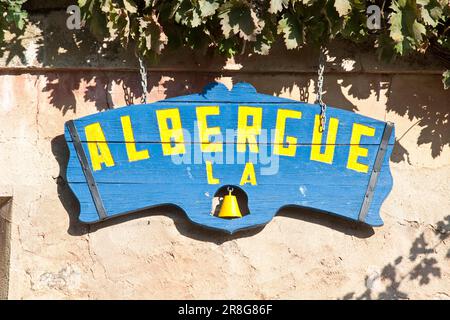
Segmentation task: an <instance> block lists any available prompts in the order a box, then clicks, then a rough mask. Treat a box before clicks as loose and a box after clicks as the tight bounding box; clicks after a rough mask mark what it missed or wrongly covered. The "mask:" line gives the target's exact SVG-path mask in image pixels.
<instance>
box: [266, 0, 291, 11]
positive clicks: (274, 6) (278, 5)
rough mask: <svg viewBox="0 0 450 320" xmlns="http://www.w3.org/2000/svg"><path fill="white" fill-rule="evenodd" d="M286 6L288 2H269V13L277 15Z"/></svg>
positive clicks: (279, 0) (271, 0)
mask: <svg viewBox="0 0 450 320" xmlns="http://www.w3.org/2000/svg"><path fill="white" fill-rule="evenodd" d="M288 4H289V0H270V7H269V12H270V13H277V12H279V11H281V10H283V8H286V7H287V6H288Z"/></svg>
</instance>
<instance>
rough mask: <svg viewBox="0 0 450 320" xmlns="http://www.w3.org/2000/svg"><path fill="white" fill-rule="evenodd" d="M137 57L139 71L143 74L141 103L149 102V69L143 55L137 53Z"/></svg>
mask: <svg viewBox="0 0 450 320" xmlns="http://www.w3.org/2000/svg"><path fill="white" fill-rule="evenodd" d="M137 58H138V60H139V73H140V74H141V87H142V97H141V103H142V104H146V103H147V70H146V69H145V65H144V61H143V60H142V58H141V56H140V55H139V54H137Z"/></svg>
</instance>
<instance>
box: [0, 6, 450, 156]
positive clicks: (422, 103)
mask: <svg viewBox="0 0 450 320" xmlns="http://www.w3.org/2000/svg"><path fill="white" fill-rule="evenodd" d="M57 8H59V7H57ZM47 15H49V18H48V19H45V18H44V16H43V15H40V14H35V15H32V16H30V20H31V21H32V23H33V24H34V25H35V26H36V28H38V29H40V30H42V32H41V33H40V39H39V40H38V42H37V44H36V50H37V60H38V62H39V63H41V64H43V65H44V66H48V67H51V66H55V65H57V66H59V67H61V66H65V65H66V66H68V67H69V66H73V65H74V64H75V65H76V64H77V63H79V65H78V66H79V67H89V66H104V67H111V66H112V67H117V68H120V67H123V65H124V64H121V62H125V61H128V62H129V61H134V62H135V65H136V66H137V65H138V64H137V62H136V59H135V57H134V54H133V53H132V49H131V47H132V45H131V44H130V50H124V49H122V48H121V47H120V45H119V44H118V43H116V42H114V43H109V44H108V47H107V49H104V48H103V46H102V44H101V43H99V42H98V41H97V40H96V39H95V38H93V37H92V35H91V34H90V33H89V32H87V31H85V30H83V29H82V30H66V32H61V26H65V21H66V18H67V16H66V14H65V12H63V11H53V12H50V13H48V14H47ZM22 38H24V37H23V33H20V32H19V33H18V34H17V39H19V41H10V42H9V43H10V44H6V46H7V47H3V48H0V55H1V54H2V53H4V52H8V57H7V59H6V62H7V63H9V62H10V61H11V60H12V59H13V58H14V57H16V56H17V57H18V59H19V60H21V61H22V62H25V60H26V59H25V55H24V52H25V51H26V49H25V47H24V46H23V44H22V42H21V41H20V39H22ZM23 40H26V39H23ZM44 44H45V46H44ZM333 45H334V44H333V43H332V44H330V46H329V47H330V48H331V52H330V56H329V57H328V61H329V62H328V63H327V67H328V68H330V69H331V70H342V68H340V67H339V66H340V65H342V62H343V60H344V59H348V58H350V59H355V55H356V53H355V52H360V53H367V52H368V53H369V54H370V52H372V51H373V49H372V48H365V47H364V46H363V45H356V44H353V43H346V45H345V50H346V53H345V54H346V56H345V57H343V56H339V57H337V56H333V50H332V48H333ZM274 50H276V54H277V56H278V55H279V56H282V57H286V60H289V61H291V62H292V61H295V60H299V61H317V60H318V59H317V58H318V49H311V48H305V49H301V50H298V51H295V50H286V49H285V47H284V46H283V45H281V44H276V45H274V46H273V49H272V51H274ZM74 52H77V53H78V54H79V55H80V56H83V57H84V61H78V62H77V61H74V59H73V53H74ZM180 52H181V51H180V50H177V51H175V52H173V51H172V52H171V51H169V50H166V51H165V54H164V55H163V56H162V57H161V62H162V63H163V64H164V61H165V57H166V56H170V57H171V58H174V57H175V58H178V62H180V61H181V62H183V61H189V63H187V64H188V65H189V66H193V67H194V68H198V69H207V70H213V71H211V72H196V73H195V74H193V73H192V72H191V73H187V72H184V73H183V72H174V73H170V72H169V73H164V74H162V73H161V72H149V74H148V86H147V91H151V90H152V89H155V88H156V89H158V88H159V87H160V83H161V82H162V76H170V77H171V78H172V79H173V80H172V81H166V82H164V83H163V84H161V86H163V87H164V89H163V90H164V94H165V95H166V96H167V97H173V96H178V95H184V94H188V93H195V92H199V91H201V89H202V88H203V86H205V85H206V84H208V83H209V82H211V81H214V78H216V77H218V76H228V75H229V76H231V77H233V81H234V82H239V81H247V82H251V83H252V84H253V85H254V86H255V88H256V89H257V90H258V91H259V92H261V93H266V94H271V95H272V94H275V95H280V94H282V93H283V92H286V91H290V90H293V88H294V87H298V88H299V90H300V98H301V100H303V101H308V100H309V101H310V102H312V101H313V100H314V97H309V94H308V89H309V87H310V84H312V83H315V80H316V77H317V75H316V70H317V64H315V65H314V66H311V68H310V70H311V72H310V74H306V75H305V74H304V73H303V74H302V75H301V76H299V75H298V74H296V73H295V68H296V66H297V64H292V66H284V65H280V66H279V68H278V69H280V70H283V75H282V76H281V75H278V76H277V77H276V78H275V75H274V74H271V73H264V67H265V66H267V65H270V66H271V67H274V66H275V67H277V64H278V63H279V59H276V58H275V59H274V57H273V56H260V55H256V54H253V55H246V54H243V55H240V56H237V57H236V61H237V62H238V63H239V64H241V65H242V66H243V68H242V69H240V70H239V72H231V71H223V70H222V66H223V65H224V64H225V59H224V58H220V57H217V56H216V55H214V52H213V51H211V50H209V51H207V52H206V53H204V52H200V53H199V52H192V51H189V50H185V49H183V50H182V53H180ZM180 56H182V58H180ZM192 61H194V62H195V63H192ZM180 65H182V64H180ZM283 68H284V69H283ZM255 70H257V71H258V72H263V74H255V72H254V71H255ZM290 72H291V73H290ZM362 77H364V79H363V78H362ZM46 78H47V79H46V85H45V87H44V88H43V91H44V92H49V94H50V103H51V104H52V105H53V106H54V107H55V108H58V109H59V110H61V111H62V112H63V113H66V112H67V111H68V110H73V111H76V105H77V101H76V95H75V91H77V90H79V89H80V83H81V82H83V81H84V82H87V83H88V86H87V88H86V90H85V92H84V96H83V99H84V101H86V102H94V103H95V106H96V107H97V109H98V110H99V111H102V110H105V109H110V108H114V106H113V103H112V101H113V99H112V93H111V85H112V83H116V84H119V85H120V86H121V88H122V89H123V92H122V94H123V98H124V101H125V102H126V104H133V103H139V101H140V97H141V94H142V90H141V87H140V79H139V74H138V72H130V71H123V72H101V73H100V74H99V72H96V73H94V72H64V73H49V74H46ZM280 78H283V80H282V81H280V80H279V79H280ZM311 81H313V82H311ZM343 88H345V89H346V90H347V91H348V95H349V96H350V97H352V98H355V99H359V100H364V99H367V98H368V97H369V96H370V95H371V94H372V93H375V96H376V97H377V98H378V99H380V97H381V95H382V94H384V92H387V93H386V95H387V97H386V98H387V106H386V107H387V111H389V112H394V113H396V114H398V115H400V116H402V117H404V116H407V117H408V118H409V119H410V120H412V121H414V124H413V126H419V127H421V128H422V129H421V132H420V135H419V137H418V140H417V145H422V144H427V143H430V144H431V155H432V157H433V158H436V157H438V156H439V155H440V154H441V152H442V150H443V148H444V147H445V146H450V119H449V117H450V110H449V105H448V104H449V101H450V90H447V91H444V89H443V86H442V82H441V81H440V79H438V78H437V77H436V76H427V75H422V76H421V77H420V79H418V77H417V76H409V77H408V76H405V75H402V77H401V79H400V78H398V77H397V76H395V75H394V76H392V75H380V74H378V75H372V76H369V75H367V74H365V75H364V76H363V75H361V74H358V73H356V74H355V73H353V74H345V73H340V74H337V75H336V74H334V75H331V74H329V75H327V76H325V83H324V91H325V94H324V101H325V102H326V103H329V104H330V105H332V106H335V107H339V108H343V109H346V110H350V111H357V110H358V108H357V106H356V105H355V104H353V103H352V102H351V101H350V100H349V99H347V97H346V96H345V95H344V94H343ZM437 88H442V90H440V91H439V90H437ZM413 91H415V93H413V94H412V96H411V92H413ZM431 92H438V96H432V95H431ZM115 94H116V93H115ZM409 129H411V128H409ZM409 129H407V130H406V131H405V132H399V131H397V141H396V144H395V148H394V151H393V153H392V157H391V160H392V161H393V162H402V161H408V162H409V152H408V150H407V149H406V148H405V147H404V146H403V145H402V143H401V142H402V141H401V140H402V138H403V137H404V136H405V135H406V134H408V132H409Z"/></svg>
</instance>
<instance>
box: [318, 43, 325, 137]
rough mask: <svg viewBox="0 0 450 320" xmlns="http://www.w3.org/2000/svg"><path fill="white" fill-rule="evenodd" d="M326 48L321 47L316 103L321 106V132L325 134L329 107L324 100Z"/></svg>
mask: <svg viewBox="0 0 450 320" xmlns="http://www.w3.org/2000/svg"><path fill="white" fill-rule="evenodd" d="M325 53H326V49H325V47H323V46H321V47H320V55H319V68H318V70H317V76H318V77H317V96H316V103H318V104H319V105H320V126H319V131H320V132H323V131H324V130H325V125H326V122H327V116H326V113H327V105H326V104H325V103H324V102H323V100H322V90H323V72H324V70H325Z"/></svg>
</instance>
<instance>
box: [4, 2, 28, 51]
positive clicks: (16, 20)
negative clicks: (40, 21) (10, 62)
mask: <svg viewBox="0 0 450 320" xmlns="http://www.w3.org/2000/svg"><path fill="white" fill-rule="evenodd" d="M25 2H26V0H0V46H3V44H4V43H5V32H6V31H9V32H12V33H14V32H17V31H20V30H23V28H24V27H25V22H26V19H27V13H26V11H24V10H22V5H23V4H24V3H25Z"/></svg>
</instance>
